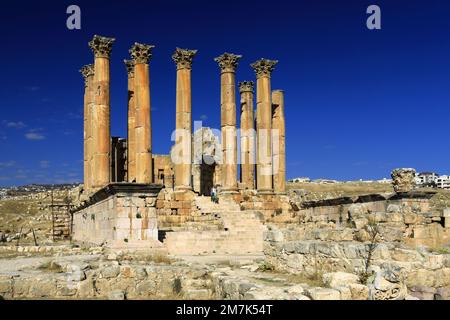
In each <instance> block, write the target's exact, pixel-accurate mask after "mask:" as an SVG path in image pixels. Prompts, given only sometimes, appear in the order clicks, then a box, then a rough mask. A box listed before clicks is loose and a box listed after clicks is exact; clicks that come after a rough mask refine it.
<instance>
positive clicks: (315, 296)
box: [306, 288, 341, 300]
mask: <svg viewBox="0 0 450 320" xmlns="http://www.w3.org/2000/svg"><path fill="white" fill-rule="evenodd" d="M306 295H307V296H308V297H310V298H311V299H312V300H340V299H341V293H340V292H339V291H338V290H335V289H329V288H309V289H306Z"/></svg>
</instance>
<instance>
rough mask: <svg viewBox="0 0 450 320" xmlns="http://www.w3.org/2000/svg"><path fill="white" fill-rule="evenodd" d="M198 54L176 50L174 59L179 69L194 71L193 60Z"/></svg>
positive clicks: (192, 51) (195, 51) (194, 51)
mask: <svg viewBox="0 0 450 320" xmlns="http://www.w3.org/2000/svg"><path fill="white" fill-rule="evenodd" d="M196 53H197V50H189V49H180V48H176V50H175V52H174V54H173V55H172V59H173V61H175V63H176V64H177V69H192V60H193V58H194V56H195V54H196Z"/></svg>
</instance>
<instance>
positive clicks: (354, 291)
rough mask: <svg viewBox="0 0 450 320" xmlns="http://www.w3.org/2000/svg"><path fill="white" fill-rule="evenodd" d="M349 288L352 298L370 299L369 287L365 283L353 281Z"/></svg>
mask: <svg viewBox="0 0 450 320" xmlns="http://www.w3.org/2000/svg"><path fill="white" fill-rule="evenodd" d="M348 288H349V289H350V293H351V296H352V300H368V299H369V288H368V287H367V286H365V285H363V284H359V283H351V284H350V285H349V286H348Z"/></svg>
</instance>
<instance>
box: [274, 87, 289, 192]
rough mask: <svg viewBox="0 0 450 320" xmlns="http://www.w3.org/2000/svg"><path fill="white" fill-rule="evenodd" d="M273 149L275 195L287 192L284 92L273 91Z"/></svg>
mask: <svg viewBox="0 0 450 320" xmlns="http://www.w3.org/2000/svg"><path fill="white" fill-rule="evenodd" d="M272 132H273V135H272V138H273V141H272V147H273V188H274V191H275V193H281V194H283V193H285V192H286V124H285V117H284V92H283V91H282V90H274V91H272Z"/></svg>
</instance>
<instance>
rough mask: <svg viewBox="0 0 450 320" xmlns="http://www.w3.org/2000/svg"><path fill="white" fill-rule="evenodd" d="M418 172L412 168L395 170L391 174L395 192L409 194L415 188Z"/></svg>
mask: <svg viewBox="0 0 450 320" xmlns="http://www.w3.org/2000/svg"><path fill="white" fill-rule="evenodd" d="M415 175H416V170H415V169H411V168H401V169H395V170H394V171H392V173H391V177H392V180H393V186H394V191H395V192H409V191H412V190H413V189H414V187H415V180H414V178H415Z"/></svg>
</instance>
